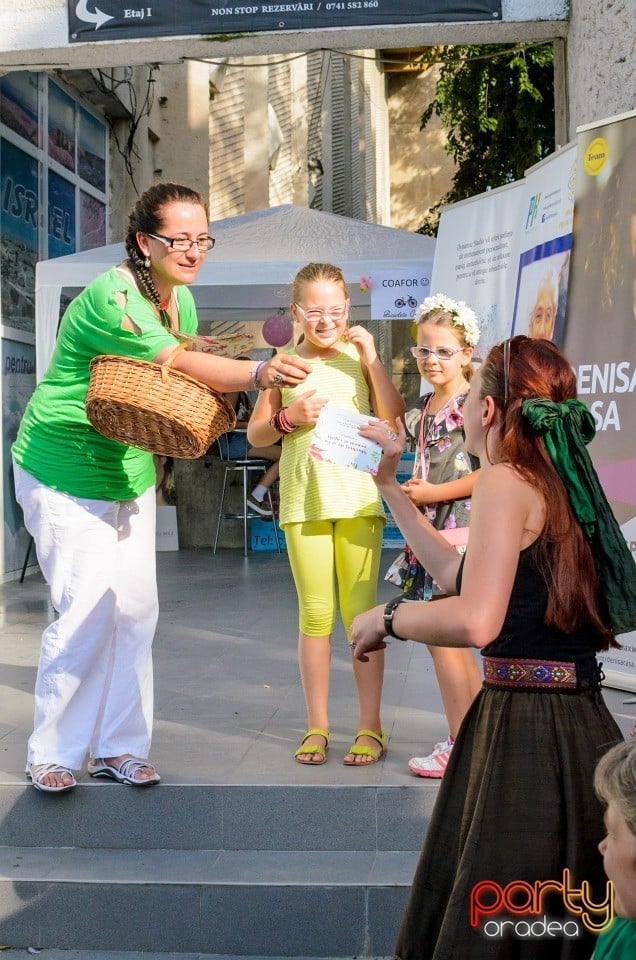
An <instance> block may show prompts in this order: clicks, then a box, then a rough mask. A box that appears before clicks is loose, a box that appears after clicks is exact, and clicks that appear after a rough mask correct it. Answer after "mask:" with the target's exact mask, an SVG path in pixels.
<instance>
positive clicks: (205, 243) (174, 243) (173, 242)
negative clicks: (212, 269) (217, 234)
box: [146, 233, 216, 253]
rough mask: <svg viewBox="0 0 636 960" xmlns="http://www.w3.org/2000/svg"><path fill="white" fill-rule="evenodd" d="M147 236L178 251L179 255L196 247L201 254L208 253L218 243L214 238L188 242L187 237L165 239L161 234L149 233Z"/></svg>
mask: <svg viewBox="0 0 636 960" xmlns="http://www.w3.org/2000/svg"><path fill="white" fill-rule="evenodd" d="M146 236H147V237H152V239H153V240H161V242H162V243H165V245H166V246H167V248H168V250H177V251H178V252H179V253H186V252H188V251H190V250H191V249H192V247H195V246H196V247H197V249H198V251H199V253H207V252H208V250H211V249H212V247H213V246H214V244H215V242H216V241H215V239H214V237H197V239H196V240H188V239H187V238H186V237H164V236H163V234H161V233H147V234H146Z"/></svg>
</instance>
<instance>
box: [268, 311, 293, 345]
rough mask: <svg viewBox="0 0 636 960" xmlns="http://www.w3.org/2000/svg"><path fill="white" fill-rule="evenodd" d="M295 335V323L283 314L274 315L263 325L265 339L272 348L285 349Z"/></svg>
mask: <svg viewBox="0 0 636 960" xmlns="http://www.w3.org/2000/svg"><path fill="white" fill-rule="evenodd" d="M293 333H294V323H293V321H292V320H291V318H290V317H287V316H285V314H283V313H273V314H272V315H271V316H270V317H268V318H267V320H266V321H265V323H264V324H263V339H264V340H265V343H269V345H270V347H284V346H285V345H286V344H288V343H289V341H290V340H291V338H292V335H293Z"/></svg>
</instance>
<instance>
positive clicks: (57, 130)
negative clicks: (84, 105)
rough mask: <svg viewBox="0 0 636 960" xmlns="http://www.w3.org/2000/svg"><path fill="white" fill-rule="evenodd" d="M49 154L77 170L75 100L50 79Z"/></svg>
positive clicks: (68, 168) (67, 166)
mask: <svg viewBox="0 0 636 960" xmlns="http://www.w3.org/2000/svg"><path fill="white" fill-rule="evenodd" d="M49 156H50V157H52V158H53V159H54V160H57V162H58V163H61V164H62V166H63V167H66V169H67V170H75V102H74V101H73V99H72V98H71V97H69V95H68V94H67V93H65V92H64V90H62V89H61V88H60V87H58V85H57V83H53V81H52V80H49Z"/></svg>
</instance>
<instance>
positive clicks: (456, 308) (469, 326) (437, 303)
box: [417, 293, 479, 347]
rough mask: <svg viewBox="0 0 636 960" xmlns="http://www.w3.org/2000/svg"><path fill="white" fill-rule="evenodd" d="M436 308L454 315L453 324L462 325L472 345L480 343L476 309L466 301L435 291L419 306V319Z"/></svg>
mask: <svg viewBox="0 0 636 960" xmlns="http://www.w3.org/2000/svg"><path fill="white" fill-rule="evenodd" d="M435 310H443V311H444V313H450V314H451V316H452V317H453V326H455V327H462V328H463V331H464V338H465V340H466V343H467V344H468V345H469V346H470V347H476V346H477V344H478V343H479V324H478V323H477V316H476V314H475V312H474V310H471V309H470V307H469V306H468V305H467V304H465V303H464V301H463V300H459V301H458V300H451V298H450V297H447V296H446V294H444V293H434V294H433V295H432V296H430V297H427V298H426V300H424V301H423V302H422V303H420V305H419V307H418V308H417V317H418V320H419V319H420V318H421V317H424V316H426V314H427V313H433V312H434V311H435Z"/></svg>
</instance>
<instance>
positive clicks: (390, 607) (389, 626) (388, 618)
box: [384, 595, 406, 640]
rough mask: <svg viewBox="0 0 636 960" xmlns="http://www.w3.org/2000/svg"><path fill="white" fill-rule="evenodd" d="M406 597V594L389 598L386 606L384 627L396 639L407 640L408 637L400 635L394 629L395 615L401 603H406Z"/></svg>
mask: <svg viewBox="0 0 636 960" xmlns="http://www.w3.org/2000/svg"><path fill="white" fill-rule="evenodd" d="M405 600H406V597H405V596H404V595H402V596H400V597H393V599H392V600H389V602H388V603H387V605H386V607H385V608H384V629H385V630H386V632H387V634H388V635H389V636H390V637H394V639H395V640H406V637H398V635H397V633H395V632H394V631H393V617H394V615H395V611H396V609H397V608H398V607H399V605H400V604H401V603H404V601H405Z"/></svg>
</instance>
